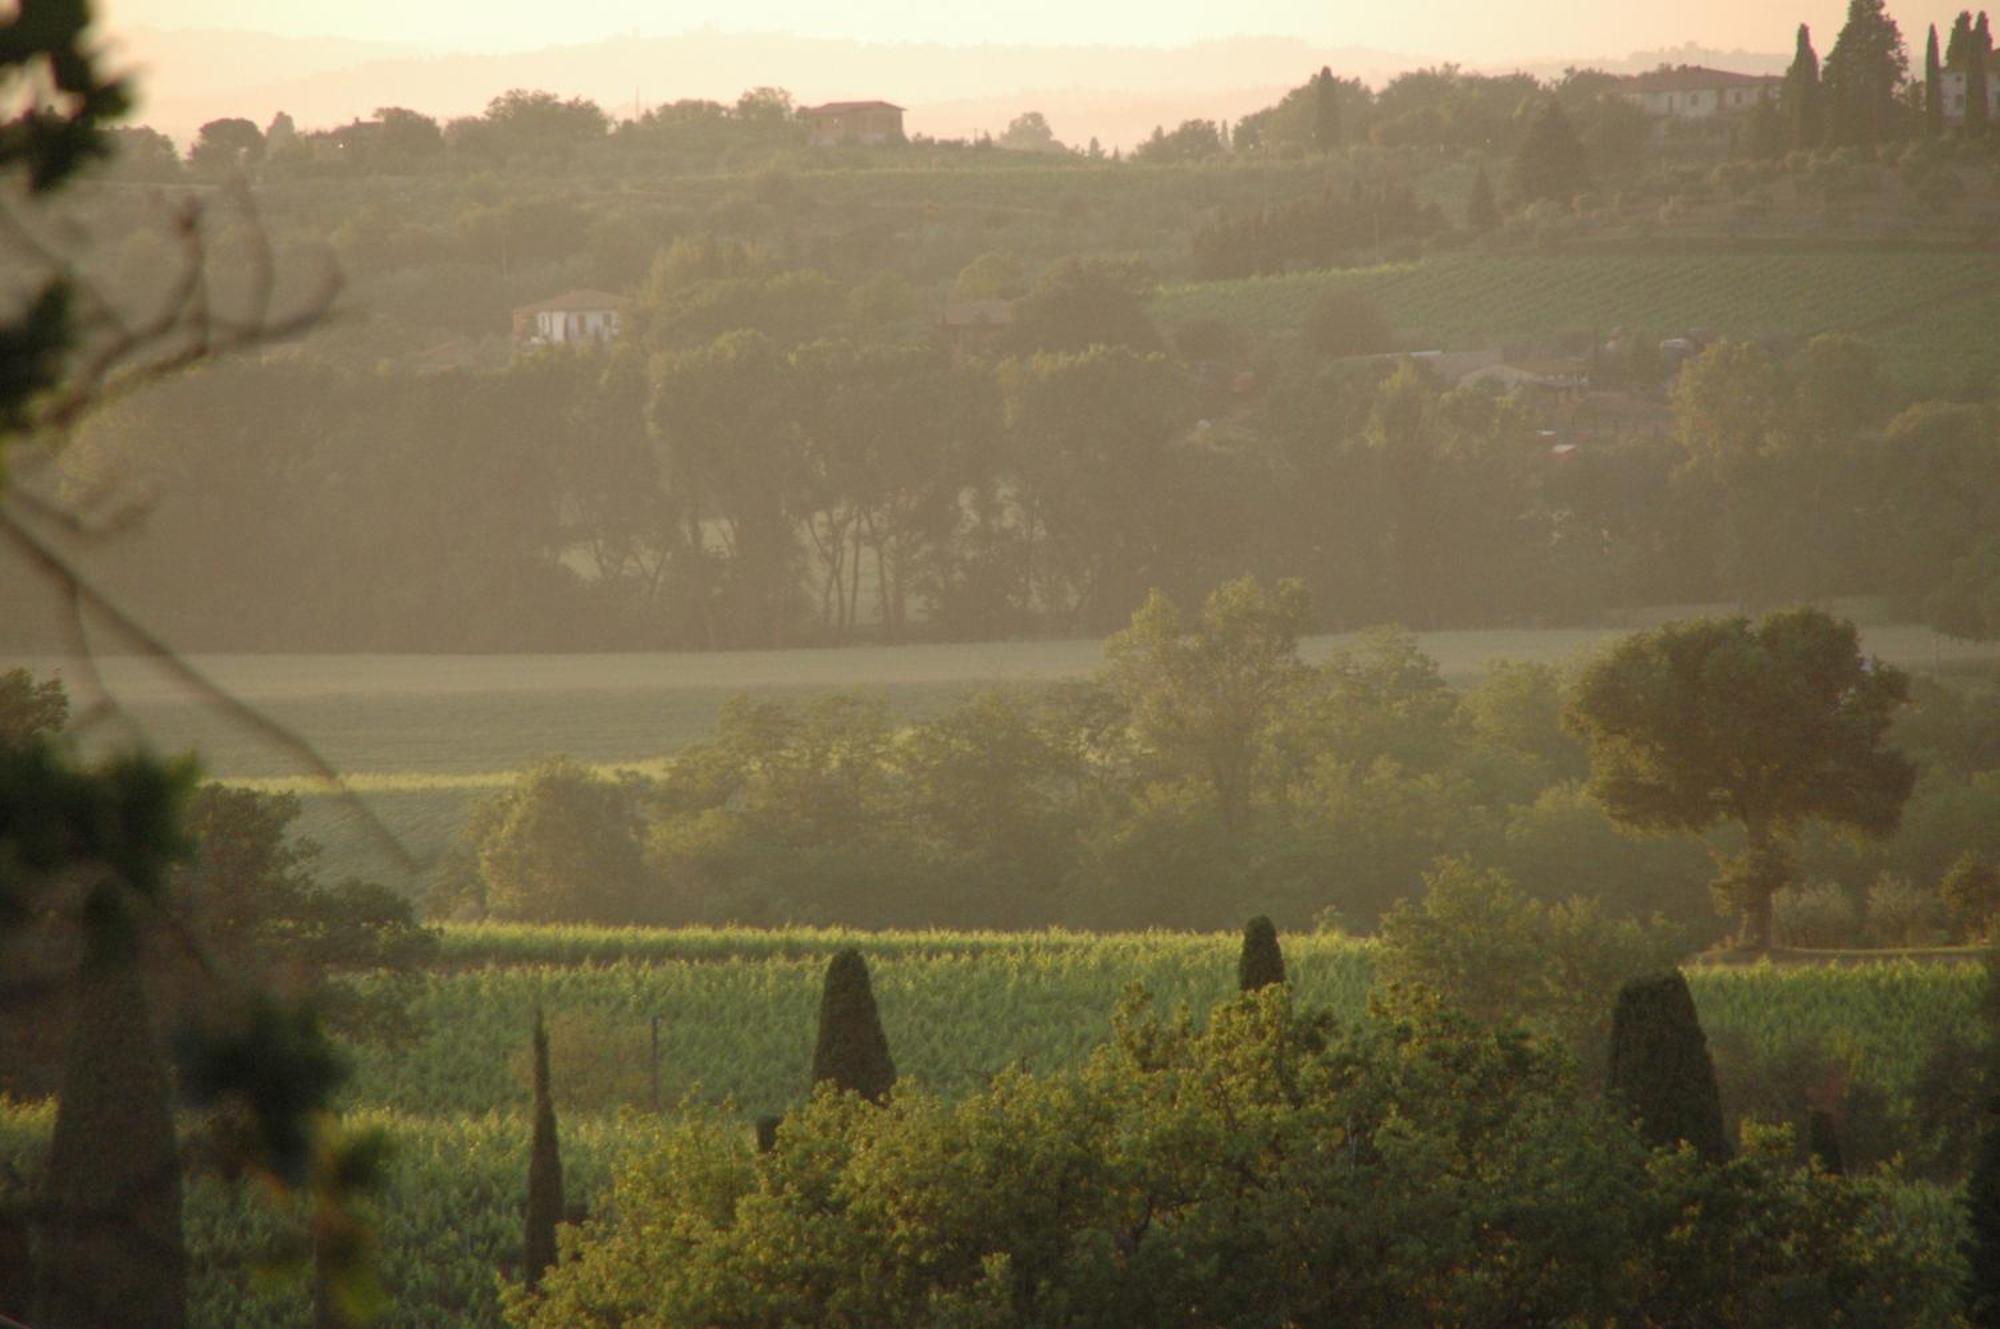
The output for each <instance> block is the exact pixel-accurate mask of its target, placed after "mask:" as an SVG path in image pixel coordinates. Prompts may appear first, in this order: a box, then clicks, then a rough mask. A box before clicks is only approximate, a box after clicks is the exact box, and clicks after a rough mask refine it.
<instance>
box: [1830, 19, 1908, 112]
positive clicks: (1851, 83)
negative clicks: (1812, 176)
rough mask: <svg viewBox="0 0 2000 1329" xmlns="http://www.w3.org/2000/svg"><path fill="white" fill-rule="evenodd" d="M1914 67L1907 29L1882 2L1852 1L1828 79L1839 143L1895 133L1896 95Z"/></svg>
mask: <svg viewBox="0 0 2000 1329" xmlns="http://www.w3.org/2000/svg"><path fill="white" fill-rule="evenodd" d="M1909 66H1910V62H1909V57H1908V55H1906V54H1905V53H1904V50H1903V33H1902V30H1901V29H1900V28H1898V27H1897V26H1896V20H1895V19H1893V18H1891V17H1889V14H1888V12H1887V11H1886V10H1885V9H1884V8H1883V6H1882V0H1848V4H1847V23H1846V25H1845V26H1844V27H1842V28H1841V30H1840V36H1839V37H1838V38H1836V39H1835V40H1834V43H1833V49H1832V50H1831V51H1829V52H1827V56H1826V69H1825V72H1824V78H1823V82H1824V84H1825V87H1826V94H1827V97H1826V99H1827V103H1828V106H1829V109H1830V110H1831V111H1832V121H1833V123H1832V126H1831V129H1832V137H1833V142H1834V143H1835V144H1837V145H1839V146H1842V147H1846V146H1849V145H1862V146H1865V145H1869V144H1874V143H1880V142H1882V141H1883V140H1885V139H1888V138H1890V137H1892V136H1893V135H1894V134H1895V131H1896V112H1897V102H1896V94H1897V92H1898V90H1899V89H1901V87H1902V86H1903V81H1904V79H1905V78H1906V77H1907V76H1908V74H1909Z"/></svg>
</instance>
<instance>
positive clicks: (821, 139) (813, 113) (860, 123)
mask: <svg viewBox="0 0 2000 1329" xmlns="http://www.w3.org/2000/svg"><path fill="white" fill-rule="evenodd" d="M799 118H800V119H801V120H804V121H805V122H806V125H807V126H808V127H809V128H810V129H811V131H812V145H813V146H814V147H816V148H827V147H835V146H838V145H840V144H842V143H867V144H877V143H901V142H902V141H903V108H902V107H900V106H896V105H893V104H891V103H889V102H828V103H827V104H826V105H824V106H802V107H800V108H799Z"/></svg>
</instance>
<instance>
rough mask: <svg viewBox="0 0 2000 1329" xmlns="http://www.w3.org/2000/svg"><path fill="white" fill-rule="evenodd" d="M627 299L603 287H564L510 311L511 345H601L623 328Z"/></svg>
mask: <svg viewBox="0 0 2000 1329" xmlns="http://www.w3.org/2000/svg"><path fill="white" fill-rule="evenodd" d="M630 308H631V302H630V301H629V300H627V299H626V298H625V297H624V296H622V295H610V294H607V293H606V292H604V291H565V292H563V293H562V294H561V295H558V296H556V297H555V298H554V299H551V300H544V301H542V302H541V303H540V304H534V305H522V306H521V307H520V308H519V309H516V310H515V311H514V348H515V349H516V350H530V349H533V348H535V347H538V346H577V345H600V346H601V345H603V344H605V343H606V342H610V341H613V340H615V339H616V338H617V336H618V334H619V333H620V332H621V331H623V330H624V327H625V314H626V311H627V310H628V309H630Z"/></svg>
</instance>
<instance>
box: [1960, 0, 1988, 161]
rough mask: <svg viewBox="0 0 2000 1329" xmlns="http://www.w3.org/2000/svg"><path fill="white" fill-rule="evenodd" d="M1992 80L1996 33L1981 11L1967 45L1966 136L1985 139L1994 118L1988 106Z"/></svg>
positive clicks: (1983, 11)
mask: <svg viewBox="0 0 2000 1329" xmlns="http://www.w3.org/2000/svg"><path fill="white" fill-rule="evenodd" d="M1992 76H1993V30H1992V28H1991V27H1990V26H1988V24H1987V22H1986V11H1985V10H1983V9H1982V10H1980V11H1979V17H1978V18H1977V19H1975V20H1974V21H1973V23H1972V27H1971V30H1970V31H1969V32H1968V33H1967V34H1966V43H1965V136H1966V137H1967V138H1985V137H1986V130H1987V128H1988V126H1989V124H1990V123H1991V121H1992V119H1993V116H1992V114H1991V110H1990V107H1989V105H1988V103H1987V98H1988V97H1989V96H1991V95H1992V87H1991V82H1990V80H1991V79H1992Z"/></svg>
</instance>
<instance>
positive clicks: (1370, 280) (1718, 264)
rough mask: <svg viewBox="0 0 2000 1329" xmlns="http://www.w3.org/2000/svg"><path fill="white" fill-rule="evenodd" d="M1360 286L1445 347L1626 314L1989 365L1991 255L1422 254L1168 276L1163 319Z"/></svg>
mask: <svg viewBox="0 0 2000 1329" xmlns="http://www.w3.org/2000/svg"><path fill="white" fill-rule="evenodd" d="M1333 289H1348V290H1359V291H1364V292H1366V293H1367V294H1368V295H1370V296H1371V297H1373V298H1374V299H1375V301H1376V302H1377V303H1378V304H1380V306H1381V307H1382V310H1383V312H1384V313H1385V314H1387V315H1388V318H1389V322H1390V325H1391V327H1393V328H1394V329H1395V332H1396V336H1397V338H1398V340H1399V341H1400V342H1401V343H1402V344H1403V345H1405V346H1407V347H1409V348H1411V349H1447V350H1459V349H1467V348H1475V347H1481V346H1493V345H1520V344H1532V343H1536V342H1540V341H1545V340H1547V339H1549V338H1551V337H1555V336H1560V335H1562V334H1565V333H1592V332H1594V333H1597V334H1600V335H1603V334H1608V333H1609V332H1610V331H1611V330H1612V329H1614V328H1619V327H1625V328H1639V329H1644V330H1646V331H1650V332H1655V333H1658V334H1660V335H1662V336H1665V335H1672V334H1678V333H1681V332H1686V331H1703V332H1707V333H1709V334H1712V335H1715V336H1727V337H1738V338H1749V337H1756V338H1787V339H1805V338H1809V337H1812V336H1815V335H1817V334H1819V333H1824V332H1851V333H1854V334H1855V335H1857V336H1859V337H1861V338H1862V339H1864V340H1865V341H1867V342H1869V343H1870V344H1872V345H1873V346H1875V347H1876V348H1877V349H1878V350H1879V351H1880V352H1881V353H1882V356H1883V359H1884V362H1885V365H1886V367H1887V369H1888V372H1889V373H1890V374H1891V375H1892V376H1893V377H1894V378H1896V379H1897V380H1898V381H1900V382H1902V383H1904V384H1905V385H1907V386H1908V387H1910V388H1911V389H1912V390H1916V391H1934V392H1935V391H1949V390H1953V389H1956V388H1957V387H1958V386H1959V385H1960V384H1961V383H1963V382H1964V381H1965V380H1966V378H1967V376H1968V375H1969V374H1973V373H1978V374H1984V375H1986V376H1988V377H1989V378H1992V377H1993V376H1995V375H2000V344H1996V343H1995V342H1994V341H1993V340H1992V339H1991V338H1988V337H1984V336H1981V335H1973V332H1972V330H1973V329H1977V328H1983V327H1990V326H1992V324H1993V322H1994V320H1995V318H1996V317H2000V255H1995V254H1989V253H1980V252H1971V251H1959V252H1927V251H1910V252H1902V253H1897V252H1861V251H1847V252H1843V251H1839V250H1833V251H1825V252H1812V251H1799V252H1790V253H1786V252H1776V253H1745V254H1733V253H1702V254H1671V253H1669V254H1657V255H1647V254H1643V253H1629V254H1628V253H1618V254H1587V253H1586V254H1569V255H1505V256H1489V255H1482V254H1452V255H1445V256H1442V257H1438V258H1432V259H1427V260H1424V261H1422V262H1417V263H1409V264H1399V265H1395V266H1389V267H1378V268H1366V269H1354V270H1349V271H1344V272H1312V273H1299V274H1296V275H1291V276H1282V277H1268V278H1258V279H1253V280H1248V281H1233V282H1214V283H1206V284H1200V285H1191V286H1181V287H1175V288H1170V289H1168V290H1166V291H1164V292H1162V293H1161V295H1160V296H1159V298H1158V299H1157V300H1156V301H1155V303H1154V310H1153V312H1154V314H1155V315H1156V317H1158V318H1159V319H1160V321H1161V322H1162V324H1164V325H1166V326H1169V327H1171V326H1173V325H1175V324H1176V323H1178V322H1181V321H1183V320H1185V319H1189V318H1194V317H1197V316H1208V317H1217V318H1221V319H1224V320H1226V321H1228V322H1230V323H1232V324H1235V325H1236V326H1238V327H1241V328H1243V329H1244V330H1246V331H1248V332H1250V333H1252V334H1253V335H1256V336H1258V337H1261V338H1266V339H1275V338H1286V337H1289V336H1291V335H1292V334H1293V333H1295V332H1296V331H1297V329H1298V328H1299V326H1300V324H1301V322H1302V320H1303V319H1304V317H1305V314H1306V311H1307V310H1308V309H1310V308H1311V307H1312V303H1313V301H1314V299H1316V298H1317V297H1318V296H1319V295H1320V293H1321V292H1323V291H1327V290H1333Z"/></svg>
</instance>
